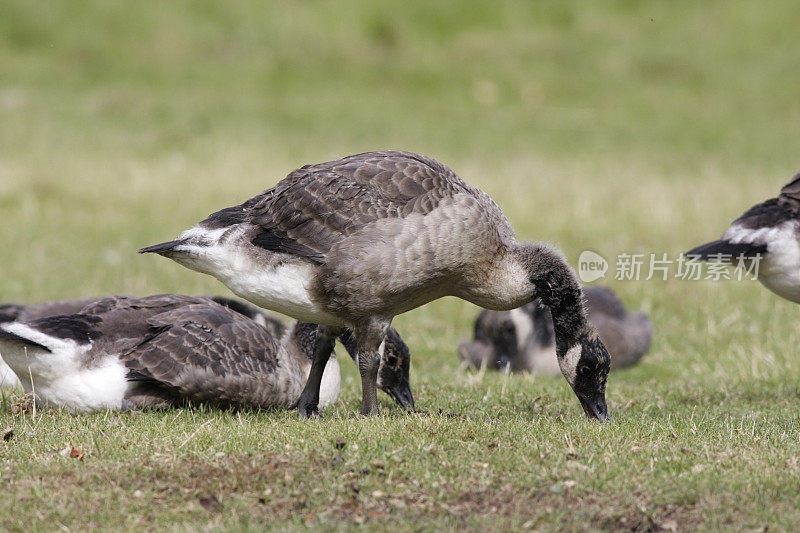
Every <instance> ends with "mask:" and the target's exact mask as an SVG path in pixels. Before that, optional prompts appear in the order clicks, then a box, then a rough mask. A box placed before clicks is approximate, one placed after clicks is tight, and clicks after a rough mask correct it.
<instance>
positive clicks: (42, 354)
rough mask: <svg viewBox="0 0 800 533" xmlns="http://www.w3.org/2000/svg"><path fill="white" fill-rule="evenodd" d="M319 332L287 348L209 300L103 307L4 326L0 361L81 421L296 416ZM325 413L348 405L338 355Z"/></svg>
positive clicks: (309, 328)
mask: <svg viewBox="0 0 800 533" xmlns="http://www.w3.org/2000/svg"><path fill="white" fill-rule="evenodd" d="M316 335H317V326H316V325H314V324H307V323H303V322H298V323H296V324H295V325H294V326H293V328H292V329H291V330H290V331H289V332H287V334H286V335H285V337H284V339H283V341H282V342H280V343H279V342H278V341H277V340H276V339H275V338H274V337H272V336H271V335H270V334H269V333H268V332H267V330H266V329H264V328H263V327H262V326H260V325H258V324H257V323H255V322H254V321H253V320H251V319H249V318H247V317H245V316H244V315H242V314H240V313H237V312H234V311H232V310H231V309H229V308H226V307H223V306H221V305H219V304H217V303H215V302H212V301H210V300H208V299H205V298H195V297H191V296H179V295H174V294H170V295H157V296H149V297H145V298H127V297H111V298H105V299H102V300H98V301H96V302H95V303H92V304H89V305H88V306H87V307H84V308H83V309H81V311H80V313H76V314H68V315H55V316H46V317H44V318H39V319H36V320H32V321H29V322H19V321H16V322H5V323H2V324H0V351H1V352H2V353H3V355H4V357H5V360H6V362H7V363H8V365H9V366H10V367H11V368H12V370H13V371H14V372H15V373H16V374H17V376H18V377H19V378H20V380H21V381H22V386H23V388H24V389H25V391H26V392H34V393H35V395H36V400H37V401H38V402H41V403H42V404H45V405H56V406H63V407H66V408H68V409H70V410H72V411H90V410H95V409H128V408H142V407H169V406H174V405H183V404H186V403H193V402H203V403H208V404H214V405H220V406H241V405H252V406H256V407H271V406H288V405H290V404H291V403H292V402H293V401H294V400H295V399H296V398H297V397H298V395H299V394H300V392H301V390H302V387H303V383H304V382H305V378H306V376H307V375H308V372H309V370H310V368H311V355H312V354H311V352H310V351H309V350H311V348H312V347H313V345H314V343H315V337H316ZM320 394H321V396H320V403H321V405H328V404H330V403H332V402H335V401H336V400H337V399H338V397H339V366H338V362H337V360H336V356H335V354H334V353H333V352H331V353H329V360H328V361H327V364H326V366H325V370H324V375H323V379H322V388H321V393H320Z"/></svg>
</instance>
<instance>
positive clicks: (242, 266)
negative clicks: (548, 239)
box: [140, 151, 609, 420]
mask: <svg viewBox="0 0 800 533" xmlns="http://www.w3.org/2000/svg"><path fill="white" fill-rule="evenodd" d="M140 252H142V253H145V252H153V253H157V254H160V255H163V256H165V257H168V258H170V259H173V260H174V261H177V262H178V263H180V264H182V265H184V266H186V267H188V268H191V269H193V270H197V271H199V272H203V273H206V274H210V275H212V276H215V277H216V278H217V279H219V280H220V281H221V282H222V283H224V284H225V285H227V286H228V288H230V289H231V290H232V291H233V292H235V293H236V294H238V295H239V296H241V297H243V298H245V299H247V300H250V301H251V302H253V303H255V304H256V305H258V306H260V307H265V308H267V309H273V310H275V311H280V312H281V313H284V314H287V315H290V316H293V317H295V318H297V319H299V320H305V321H308V322H314V323H318V324H322V325H324V327H322V328H320V330H319V335H318V337H317V340H318V344H317V347H316V349H315V354H314V364H313V365H312V368H311V373H310V374H309V378H308V382H307V383H306V387H305V388H304V390H303V393H302V394H301V395H300V398H299V399H298V401H297V405H296V406H297V409H298V411H299V413H300V415H301V416H304V417H307V416H312V415H313V416H316V415H318V412H317V404H318V401H319V388H320V381H321V379H322V371H323V369H324V363H325V358H326V356H327V355H326V354H328V353H329V352H330V348H331V346H332V344H333V342H334V339H335V338H336V336H337V335H339V334H340V333H341V332H342V330H343V328H351V329H352V330H353V332H354V334H355V340H356V345H357V352H358V353H357V355H356V359H357V363H358V369H359V372H360V374H361V383H362V402H361V412H362V414H364V415H374V414H378V404H377V398H376V381H377V375H378V365H379V360H380V354H381V353H382V351H383V349H384V339H385V337H386V332H387V330H388V328H389V325H390V324H391V321H392V318H393V317H394V316H395V315H397V314H400V313H404V312H406V311H410V310H411V309H414V308H416V307H418V306H420V305H423V304H425V303H427V302H430V301H432V300H435V299H437V298H440V297H442V296H448V295H451V296H457V297H460V298H463V299H465V300H468V301H470V302H473V303H475V304H477V305H480V306H482V307H486V308H489V309H498V310H503V309H513V308H515V307H519V306H521V305H523V304H525V303H527V302H530V301H531V300H533V299H535V298H539V299H540V300H541V301H542V303H543V304H544V305H547V306H548V307H550V309H551V312H552V315H553V321H554V329H555V338H556V354H557V355H558V361H559V366H560V368H561V370H562V373H563V374H564V376H565V378H566V379H567V381H568V382H569V384H570V385H571V386H572V388H573V390H574V391H575V394H576V395H577V397H578V399H579V400H580V402H581V405H582V406H583V409H584V411H585V412H586V414H587V416H588V417H590V418H599V419H603V420H605V419H606V418H608V416H607V409H606V402H605V385H606V379H607V375H608V369H609V357H608V353H607V352H606V349H605V347H604V346H603V343H602V341H601V340H600V338H599V337H598V335H597V332H596V331H595V330H594V328H593V327H592V326H591V325H590V324H589V323H588V322H587V320H586V312H585V310H584V307H583V297H582V291H581V286H580V284H579V282H578V280H577V277H576V276H575V273H574V272H573V271H572V269H571V268H570V267H569V265H567V263H566V261H565V260H564V258H563V256H562V255H561V253H560V252H558V251H557V250H556V249H554V248H552V247H551V246H549V245H547V244H543V243H524V244H520V243H519V242H518V241H517V239H516V237H515V236H514V230H513V229H512V228H511V225H510V224H509V222H508V220H507V219H506V218H505V216H504V215H503V213H502V211H501V210H500V208H499V207H497V205H496V204H495V203H494V201H492V199H491V198H490V197H489V196H488V195H487V194H486V193H484V192H483V191H481V190H479V189H476V188H475V187H471V186H470V185H468V184H466V183H465V182H464V181H462V180H461V178H459V177H458V176H457V175H456V174H455V173H454V172H453V171H452V170H450V169H449V168H447V167H446V166H444V165H442V164H441V163H439V162H438V161H435V160H433V159H430V158H428V157H425V156H421V155H417V154H413V153H408V152H397V151H384V152H368V153H364V154H358V155H353V156H349V157H345V158H343V159H339V160H336V161H329V162H327V163H320V164H316V165H306V166H304V167H302V168H299V169H297V170H295V171H293V172H291V173H290V174H289V175H288V176H287V177H286V178H284V179H283V180H282V181H281V182H280V183H278V184H277V185H276V186H275V187H273V188H272V189H269V190H267V191H264V192H263V193H261V194H259V195H257V196H255V197H253V198H251V199H249V200H247V201H246V202H244V203H243V204H241V205H237V206H233V207H229V208H226V209H222V210H221V211H218V212H216V213H213V214H211V215H210V216H209V217H208V218H206V219H205V220H203V221H201V222H200V223H198V224H197V225H196V226H194V227H193V228H191V229H188V230H186V231H184V232H183V233H182V234H181V235H180V236H179V237H178V238H177V239H176V240H173V241H170V242H165V243H162V244H157V245H155V246H150V247H147V248H143V249H142V250H140Z"/></svg>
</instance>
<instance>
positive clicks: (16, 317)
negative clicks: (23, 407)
mask: <svg viewBox="0 0 800 533" xmlns="http://www.w3.org/2000/svg"><path fill="white" fill-rule="evenodd" d="M170 296H175V304H176V305H182V302H183V300H182V298H184V297H182V296H177V295H167V294H164V295H160V296H159V298H160V300H162V301H168V300H169V298H170ZM114 298H120V299H122V298H124V299H125V300H127V301H133V300H135V298H130V297H119V296H117V297H114ZM205 298H207V299H209V300H213V301H214V302H216V303H218V304H220V305H223V306H225V307H227V308H229V309H231V310H233V311H235V312H237V313H240V314H242V315H244V316H246V317H248V318H250V319H251V320H253V321H254V322H256V323H257V324H258V325H260V326H262V327H263V328H264V329H266V330H267V332H268V333H269V334H270V335H271V336H272V337H273V338H275V339H282V338H283V336H284V334H285V333H286V330H287V328H286V324H284V323H283V321H282V320H281V319H280V318H278V317H276V316H274V315H271V314H269V313H266V312H264V311H263V310H262V309H259V308H258V307H256V306H254V305H252V304H249V303H247V302H243V301H241V300H237V299H235V298H227V297H224V296H207V297H205ZM103 299H104V298H82V299H75V300H59V301H54V302H45V303H41V304H34V305H28V306H23V305H18V304H0V323H3V322H14V321H16V322H30V321H33V320H37V319H40V318H45V317H51V316H56V315H71V314H76V313H81V311H82V309H84V308H85V307H87V306H90V305H94V304H97V303H98V302H100V301H101V300H103ZM341 340H342V343H343V344H344V346H345V348H346V349H347V351H348V353H349V354H350V355H351V357H353V358H354V359H355V353H356V352H355V344H354V342H353V341H352V334H350V332H349V330H348V332H345V334H344V335H342V337H341ZM0 356H2V351H0ZM410 362H411V354H410V352H409V349H408V346H407V345H406V343H405V342H404V341H403V339H402V338H401V337H400V335H399V334H398V333H397V331H395V330H394V328H390V329H389V332H388V334H387V342H386V349H385V351H384V354H383V357H382V358H381V365H380V370H379V373H378V388H380V389H381V390H383V391H384V392H386V393H387V394H388V395H389V396H391V397H392V398H393V399H394V400H395V402H397V404H398V405H400V406H401V407H403V408H405V409H411V410H413V409H414V396H413V394H412V392H411V385H410V383H409V370H410ZM4 379H5V380H7V382H6V383H5V385H4V386H8V387H11V386H21V383H20V381H19V379H18V378H17V376H16V374H14V372H13V371H12V370H11V368H9V367H8V365H6V364H5V363H4V362H3V360H2V357H0V385H2V384H3V380H4Z"/></svg>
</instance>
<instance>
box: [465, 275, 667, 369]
mask: <svg viewBox="0 0 800 533" xmlns="http://www.w3.org/2000/svg"><path fill="white" fill-rule="evenodd" d="M584 296H585V297H586V307H587V310H588V312H589V322H590V323H591V324H592V325H593V326H594V327H595V328H596V329H597V332H598V333H599V334H600V338H601V339H602V341H603V344H605V346H606V348H607V349H608V353H609V355H610V356H611V368H612V369H613V368H620V367H625V366H630V365H633V364H635V363H636V362H637V361H638V360H639V359H641V358H642V356H643V355H644V354H645V353H646V352H647V350H648V349H649V348H650V341H651V339H652V337H653V324H652V323H651V322H650V319H648V318H647V315H645V314H644V313H637V314H635V315H631V314H628V312H627V311H626V310H625V307H624V306H623V305H622V302H621V301H620V300H619V298H618V297H617V295H616V294H614V292H613V291H612V290H611V289H608V288H606V287H589V288H587V289H585V290H584ZM459 354H460V355H461V357H462V359H463V360H464V361H465V362H466V363H468V364H471V365H473V366H475V367H482V366H486V367H487V368H490V369H496V370H503V371H504V370H506V369H508V370H510V371H511V372H534V373H537V374H544V375H556V374H557V373H558V372H559V368H558V360H557V358H556V350H555V342H554V334H553V319H552V317H551V316H550V310H549V309H548V308H547V307H545V306H543V305H542V304H541V303H539V301H538V300H537V301H533V302H530V303H527V304H525V305H523V306H522V307H519V308H517V309H512V310H511V311H488V310H483V311H481V313H480V315H478V318H477V320H476V321H475V337H474V340H473V341H469V342H462V343H461V344H460V345H459Z"/></svg>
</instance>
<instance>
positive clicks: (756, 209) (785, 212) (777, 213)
mask: <svg viewBox="0 0 800 533" xmlns="http://www.w3.org/2000/svg"><path fill="white" fill-rule="evenodd" d="M798 218H800V174H796V175H795V176H794V178H792V180H791V181H790V182H789V183H787V184H786V185H784V186H783V188H782V189H781V192H780V194H779V195H778V196H777V197H776V198H770V199H769V200H767V201H765V202H762V203H760V204H756V205H754V206H753V207H751V208H750V209H748V210H747V211H745V212H744V213H743V214H742V215H741V216H740V217H739V218H737V219H736V220H734V221H733V223H732V224H731V229H734V228H738V227H741V228H745V229H749V230H757V229H761V228H770V227H775V226H777V225H778V224H780V223H782V222H786V221H787V220H797V219H798ZM729 231H730V230H729ZM724 238H725V237H724V236H723V239H724Z"/></svg>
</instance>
